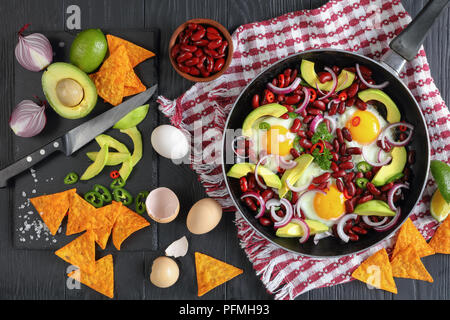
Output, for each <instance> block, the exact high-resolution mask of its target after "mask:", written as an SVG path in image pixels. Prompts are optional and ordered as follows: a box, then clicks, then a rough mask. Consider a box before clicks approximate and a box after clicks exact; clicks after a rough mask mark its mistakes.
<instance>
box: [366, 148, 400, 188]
mask: <svg viewBox="0 0 450 320" xmlns="http://www.w3.org/2000/svg"><path fill="white" fill-rule="evenodd" d="M391 156H392V161H391V163H390V164H388V165H385V166H382V167H381V169H380V170H379V171H378V172H377V173H376V174H375V176H374V177H373V179H372V183H373V184H374V185H375V186H377V187H381V186H384V185H385V184H386V183H387V181H388V180H389V179H390V178H392V177H393V176H395V175H396V174H398V173H401V172H403V169H404V168H405V165H406V160H407V153H406V148H405V147H394V148H393V149H392V150H391Z"/></svg>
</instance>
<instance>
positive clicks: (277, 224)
mask: <svg viewBox="0 0 450 320" xmlns="http://www.w3.org/2000/svg"><path fill="white" fill-rule="evenodd" d="M280 202H281V205H282V206H283V207H284V208H285V209H286V214H285V215H284V217H283V219H282V220H280V221H276V222H275V223H274V224H273V227H274V228H275V229H278V228H282V227H284V226H285V225H287V224H288V223H289V222H290V221H291V219H292V217H293V216H294V209H293V208H292V204H291V203H290V202H289V200H287V199H285V198H283V199H281V200H280Z"/></svg>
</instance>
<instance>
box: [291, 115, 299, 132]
mask: <svg viewBox="0 0 450 320" xmlns="http://www.w3.org/2000/svg"><path fill="white" fill-rule="evenodd" d="M301 126H302V123H301V121H300V119H299V118H295V119H294V121H293V122H292V126H291V128H290V129H289V130H290V131H291V132H294V133H295V132H297V131H298V129H300V127H301Z"/></svg>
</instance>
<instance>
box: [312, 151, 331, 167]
mask: <svg viewBox="0 0 450 320" xmlns="http://www.w3.org/2000/svg"><path fill="white" fill-rule="evenodd" d="M312 156H313V157H314V162H315V163H317V165H318V166H319V167H320V168H322V169H323V170H329V169H330V167H331V159H333V155H332V154H331V152H330V149H328V148H324V149H323V152H322V153H320V150H319V148H315V149H314V151H313V152H312Z"/></svg>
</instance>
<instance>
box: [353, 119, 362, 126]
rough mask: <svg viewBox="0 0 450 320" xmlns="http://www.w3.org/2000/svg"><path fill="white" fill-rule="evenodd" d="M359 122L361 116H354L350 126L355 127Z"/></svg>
mask: <svg viewBox="0 0 450 320" xmlns="http://www.w3.org/2000/svg"><path fill="white" fill-rule="evenodd" d="M360 122H361V118H360V117H354V118H353V119H352V126H354V127H357V126H359V123H360Z"/></svg>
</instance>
